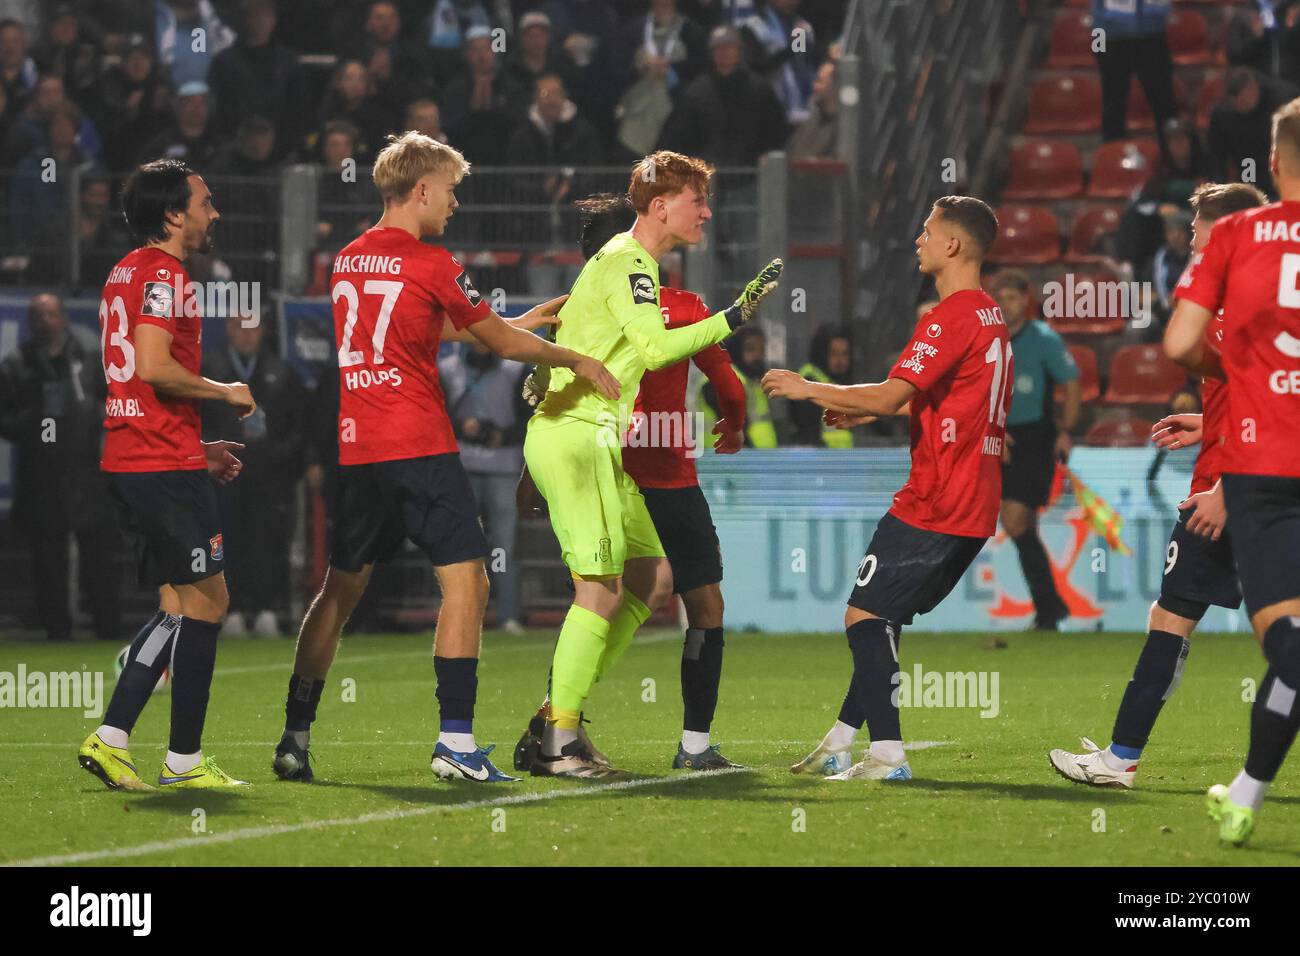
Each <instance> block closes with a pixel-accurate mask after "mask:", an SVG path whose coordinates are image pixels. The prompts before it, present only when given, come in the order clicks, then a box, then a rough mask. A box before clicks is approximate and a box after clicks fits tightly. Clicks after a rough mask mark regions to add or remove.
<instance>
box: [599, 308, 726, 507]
mask: <svg viewBox="0 0 1300 956" xmlns="http://www.w3.org/2000/svg"><path fill="white" fill-rule="evenodd" d="M659 309H660V311H661V312H663V315H664V324H665V326H667V327H668V328H670V329H679V328H681V327H683V326H686V325H694V324H695V323H696V322H702V321H704V320H705V319H707V318H708V317H709V316H710V315H711V314H712V313H710V312H709V310H708V307H707V306H705V304H704V300H703V299H701V298H700V297H699V296H698V295H696V294H695V293H693V292H683V291H682V290H680V289H674V288H671V287H669V286H660V287H659ZM691 361H692V362H694V363H695V364H696V366H697V367H698V368H699V370H700V371H701V372H703V373H704V374H705V375H706V376H707V377H708V379H709V381H710V382H711V383H712V384H713V388H714V390H715V391H716V392H717V393H718V403H719V404H720V405H721V406H722V417H723V418H725V419H726V420H727V421H728V422H731V423H733V424H734V425H735V427H736V428H740V429H743V428H744V427H745V386H743V385H741V384H740V379H739V378H737V377H736V372H735V370H734V369H733V368H732V367H731V356H730V355H729V354H727V350H726V349H724V348H723V347H722V346H721V345H711V346H709V347H708V348H706V349H702V350H701V351H699V352H696V353H695V354H694V355H693V356H691ZM689 376H690V366H689V365H688V364H687V363H686V362H684V361H683V362H674V363H673V364H672V365H669V366H667V367H666V368H661V369H658V370H656V371H653V372H646V373H645V375H644V376H642V378H641V390H640V391H639V392H637V396H636V407H635V408H634V409H633V412H632V416H633V421H632V425H631V427H630V428H629V429H628V435H627V438H626V440H625V442H624V446H623V469H624V471H626V472H627V473H628V474H629V475H631V476H632V480H633V481H635V482H636V483H637V484H638V485H639V486H640V487H642V488H690V487H692V486H693V485H698V484H699V483H700V482H699V478H698V477H696V474H695V458H697V457H699V454H700V452H702V451H703V449H705V448H709V447H711V446H712V444H713V438H712V436H711V435H697V436H696V441H698V442H700V443H701V447H700V448H698V449H695V450H694V451H693V453H692V454H691V455H688V454H687V453H686V451H687V449H686V446H685V442H680V443H679V442H675V441H674V442H672V443H670V444H669V445H668V446H664V445H663V444H662V443H660V444H658V445H655V446H653V447H651V445H650V443H649V439H650V438H653V437H654V436H655V435H660V436H662V435H664V434H665V433H667V434H671V435H686V434H687V433H686V431H685V427H686V426H685V423H686V418H685V416H686V382H687V379H688V378H689ZM656 413H660V414H668V415H673V416H679V417H678V418H677V422H676V424H675V425H670V426H669V427H667V428H665V427H662V426H656V427H654V428H648V427H647V425H648V424H649V423H652V422H653V421H654V420H653V419H648V418H647V417H646V416H647V415H653V414H656ZM647 436H648V437H647Z"/></svg>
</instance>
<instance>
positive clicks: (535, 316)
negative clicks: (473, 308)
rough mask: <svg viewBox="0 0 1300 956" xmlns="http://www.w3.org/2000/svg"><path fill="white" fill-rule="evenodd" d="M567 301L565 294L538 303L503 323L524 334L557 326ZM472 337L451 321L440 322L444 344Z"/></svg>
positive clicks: (567, 296)
mask: <svg viewBox="0 0 1300 956" xmlns="http://www.w3.org/2000/svg"><path fill="white" fill-rule="evenodd" d="M567 301H569V295H568V293H567V292H566V293H565V294H564V295H560V296H556V297H555V298H554V299H548V300H547V301H545V302H541V303H538V304H537V305H535V306H533V307H532V308H531V309H529V310H528V311H527V312H525V313H524V314H523V315H517V316H515V317H514V318H513V319H503V321H504V322H505V323H506V324H507V325H513V326H514V327H515V328H517V329H523V330H524V331H525V332H536V331H537V330H538V329H540V328H542V327H543V326H547V325H559V324H560V323H559V320H558V319H557V318H556V317H557V316H558V315H559V314H560V307H561V306H563V305H564V303H565V302H567ZM473 337H474V334H473V333H472V332H471V331H470V330H469V329H468V328H465V329H458V328H456V326H455V325H453V324H452V321H451V319H443V320H442V340H443V341H444V342H468V341H469V340H470V339H471V338H473Z"/></svg>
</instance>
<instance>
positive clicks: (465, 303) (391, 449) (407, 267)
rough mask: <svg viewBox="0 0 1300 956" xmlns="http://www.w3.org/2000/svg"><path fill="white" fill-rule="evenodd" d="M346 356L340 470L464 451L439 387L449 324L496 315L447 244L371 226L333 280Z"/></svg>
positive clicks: (338, 334) (337, 333)
mask: <svg viewBox="0 0 1300 956" xmlns="http://www.w3.org/2000/svg"><path fill="white" fill-rule="evenodd" d="M330 297H331V298H332V299H333V300H334V340H335V342H336V343H337V344H338V349H339V351H338V360H339V464H341V465H364V464H367V463H370V462H376V461H395V460H397V459H399V458H421V457H423V456H425V455H440V454H444V453H446V452H454V451H458V450H459V448H458V446H457V445H456V439H455V436H454V435H453V433H452V427H451V420H450V419H449V418H448V417H447V408H446V405H445V404H444V402H443V396H442V386H441V385H440V384H439V382H438V344H439V343H440V342H441V341H442V323H443V319H444V318H449V319H451V322H452V325H454V326H455V327H456V328H458V329H464V328H468V327H469V326H471V325H473V324H474V323H475V322H478V321H479V320H480V319H483V318H486V317H487V316H488V315H489V314H490V312H491V310H490V309H489V308H488V305H487V302H485V301H484V299H483V297H482V296H481V295H479V293H478V290H477V289H475V288H474V284H473V283H472V282H470V280H469V276H468V275H466V273H465V269H464V267H463V266H461V264H460V263H459V262H457V261H456V260H455V259H454V258H452V255H451V253H449V252H448V251H447V250H446V249H443V248H442V247H441V246H431V245H428V244H426V243H423V242H420V241H419V240H418V239H416V238H415V237H414V236H412V235H411V234H410V233H409V232H407V231H406V230H404V229H392V228H387V227H385V228H383V229H380V228H375V229H367V230H366V231H365V232H363V233H362V234H361V235H360V236H359V237H357V238H356V239H354V240H353V241H352V242H351V243H349V244H348V245H347V246H346V247H344V249H343V251H342V252H340V253H339V254H338V256H336V257H335V259H334V272H333V275H331V276H330Z"/></svg>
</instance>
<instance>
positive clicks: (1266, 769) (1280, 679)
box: [1164, 99, 1300, 845]
mask: <svg viewBox="0 0 1300 956" xmlns="http://www.w3.org/2000/svg"><path fill="white" fill-rule="evenodd" d="M1269 165H1270V168H1271V169H1272V172H1273V179H1274V182H1275V183H1276V184H1277V189H1278V194H1279V195H1280V196H1281V197H1282V199H1281V201H1280V202H1276V203H1270V204H1269V205H1267V206H1261V207H1259V208H1257V209H1247V210H1245V211H1243V212H1238V213H1235V214H1233V215H1231V216H1226V217H1224V218H1223V219H1220V220H1219V221H1218V222H1217V223H1216V224H1215V226H1214V229H1213V230H1212V231H1211V233H1210V241H1209V243H1208V244H1207V245H1206V247H1205V249H1204V251H1202V252H1201V253H1200V254H1199V255H1197V256H1195V257H1194V258H1193V259H1192V262H1191V264H1190V265H1189V266H1188V269H1187V273H1186V275H1185V276H1184V281H1183V282H1180V283H1179V287H1178V289H1177V291H1176V293H1175V294H1176V296H1177V298H1178V305H1177V307H1176V308H1175V309H1174V314H1173V315H1172V316H1171V317H1170V320H1169V326H1168V328H1166V330H1165V342H1164V345H1165V352H1166V353H1167V354H1168V355H1169V357H1170V358H1172V359H1174V360H1175V361H1177V362H1179V363H1180V364H1182V365H1184V366H1185V367H1187V368H1189V369H1191V370H1192V371H1195V372H1200V373H1208V374H1215V373H1216V372H1217V371H1218V369H1219V367H1220V366H1221V368H1222V374H1223V376H1224V377H1225V378H1226V380H1227V392H1228V413H1227V417H1226V420H1225V421H1224V436H1225V437H1226V439H1227V440H1226V442H1225V443H1224V445H1223V457H1222V463H1221V467H1222V471H1223V495H1224V502H1225V503H1226V505H1227V508H1228V533H1229V535H1230V536H1231V539H1232V552H1233V556H1234V557H1235V558H1236V563H1237V576H1238V579H1239V580H1240V582H1241V594H1242V597H1243V598H1244V599H1245V602H1246V611H1247V613H1248V614H1249V615H1250V623H1251V627H1252V628H1253V629H1254V631H1255V635H1256V637H1257V638H1259V640H1260V642H1261V644H1262V647H1263V651H1264V657H1265V659H1266V660H1267V661H1268V672H1267V673H1266V674H1265V676H1264V680H1263V681H1262V682H1261V683H1260V686H1259V691H1258V694H1257V696H1256V698H1255V702H1254V705H1253V706H1252V709H1251V715H1250V749H1249V751H1248V753H1247V755H1246V765H1245V767H1244V768H1243V770H1242V771H1241V773H1240V774H1238V775H1237V777H1236V779H1235V780H1233V781H1232V784H1231V786H1223V785H1221V784H1220V785H1216V786H1214V787H1212V788H1211V789H1210V792H1209V794H1208V806H1209V811H1210V815H1211V816H1212V817H1213V818H1214V819H1215V820H1217V821H1218V822H1219V824H1220V826H1219V836H1220V839H1222V840H1224V841H1226V842H1228V843H1231V844H1235V845H1240V844H1243V843H1245V842H1246V840H1247V839H1248V838H1249V837H1250V834H1251V832H1252V831H1253V829H1254V827H1255V815H1256V814H1257V813H1258V811H1259V809H1260V807H1261V806H1262V805H1263V802H1264V795H1265V793H1266V791H1267V790H1268V786H1269V784H1270V783H1271V782H1272V780H1273V778H1274V777H1275V776H1276V775H1277V771H1278V769H1279V768H1280V767H1281V766H1282V763H1283V761H1284V760H1285V759H1286V754H1287V751H1288V750H1289V749H1290V748H1291V743H1292V741H1293V740H1294V739H1295V736H1296V731H1297V730H1298V729H1300V706H1297V703H1296V691H1297V689H1300V443H1297V441H1296V435H1297V434H1300V405H1298V404H1297V398H1296V396H1297V395H1298V394H1300V282H1298V281H1297V280H1298V279H1300V99H1297V100H1292V101H1291V102H1290V103H1287V104H1286V105H1285V106H1283V107H1281V108H1280V109H1279V110H1278V111H1277V112H1276V113H1274V114H1273V147H1272V152H1271V154H1270V157H1269ZM1219 310H1222V311H1223V315H1224V322H1223V344H1222V349H1221V357H1220V356H1216V355H1215V354H1214V352H1213V350H1211V349H1207V348H1206V347H1205V339H1206V331H1207V328H1208V327H1209V325H1210V322H1211V321H1212V319H1213V318H1214V316H1215V314H1216V313H1217V312H1219Z"/></svg>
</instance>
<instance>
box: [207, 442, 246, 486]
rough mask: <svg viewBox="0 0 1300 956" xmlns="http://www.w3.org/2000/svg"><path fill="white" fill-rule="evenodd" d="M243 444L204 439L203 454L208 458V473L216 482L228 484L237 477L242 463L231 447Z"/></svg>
mask: <svg viewBox="0 0 1300 956" xmlns="http://www.w3.org/2000/svg"><path fill="white" fill-rule="evenodd" d="M243 447H244V446H243V445H241V444H240V443H239V442H237V441H205V442H203V454H204V456H205V457H206V458H207V459H208V474H209V475H211V476H212V479H213V480H214V481H216V482H217V483H218V484H222V485H224V484H228V483H229V482H232V481H234V480H235V479H236V478H238V477H239V473H240V472H241V471H243V470H244V463H243V462H242V461H240V460H239V459H238V458H236V457H235V456H234V454H233V451H232V449H236V448H240V449H242V448H243Z"/></svg>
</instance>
